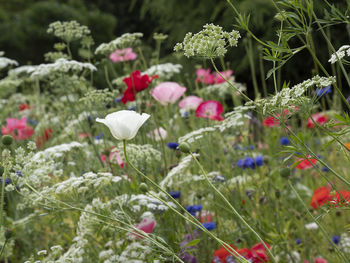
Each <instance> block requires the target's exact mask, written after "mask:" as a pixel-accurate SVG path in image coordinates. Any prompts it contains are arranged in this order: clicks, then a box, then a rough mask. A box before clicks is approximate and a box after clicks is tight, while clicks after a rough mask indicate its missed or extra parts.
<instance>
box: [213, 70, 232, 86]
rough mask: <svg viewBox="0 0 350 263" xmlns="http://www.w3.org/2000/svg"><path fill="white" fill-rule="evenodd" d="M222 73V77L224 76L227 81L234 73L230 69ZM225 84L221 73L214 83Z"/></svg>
mask: <svg viewBox="0 0 350 263" xmlns="http://www.w3.org/2000/svg"><path fill="white" fill-rule="evenodd" d="M220 73H221V75H222V76H224V78H225V79H229V78H231V75H232V73H233V71H232V70H231V69H229V70H226V71H221V72H220ZM223 82H225V80H224V79H223V78H222V77H221V76H220V75H219V73H216V74H215V78H214V83H215V84H219V83H223Z"/></svg>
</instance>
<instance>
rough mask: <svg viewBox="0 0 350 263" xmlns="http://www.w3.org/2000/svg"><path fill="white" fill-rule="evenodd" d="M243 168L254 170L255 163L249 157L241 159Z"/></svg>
mask: <svg viewBox="0 0 350 263" xmlns="http://www.w3.org/2000/svg"><path fill="white" fill-rule="evenodd" d="M243 168H251V169H255V162H254V159H253V158H251V157H245V158H244V159H243Z"/></svg>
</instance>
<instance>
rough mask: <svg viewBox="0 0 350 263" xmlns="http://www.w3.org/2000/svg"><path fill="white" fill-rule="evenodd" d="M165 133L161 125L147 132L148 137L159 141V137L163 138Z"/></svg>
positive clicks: (165, 135)
mask: <svg viewBox="0 0 350 263" xmlns="http://www.w3.org/2000/svg"><path fill="white" fill-rule="evenodd" d="M167 135H168V134H167V132H166V130H164V129H163V128H162V127H160V128H157V129H154V130H153V131H151V132H149V133H147V137H148V138H154V139H155V140H156V141H160V140H161V139H163V140H165V139H166V137H167Z"/></svg>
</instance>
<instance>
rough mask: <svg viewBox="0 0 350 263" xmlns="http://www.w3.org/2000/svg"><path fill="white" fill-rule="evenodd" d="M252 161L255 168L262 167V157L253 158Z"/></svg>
mask: <svg viewBox="0 0 350 263" xmlns="http://www.w3.org/2000/svg"><path fill="white" fill-rule="evenodd" d="M254 161H255V164H256V166H263V165H264V157H262V155H259V156H257V157H255V159H254Z"/></svg>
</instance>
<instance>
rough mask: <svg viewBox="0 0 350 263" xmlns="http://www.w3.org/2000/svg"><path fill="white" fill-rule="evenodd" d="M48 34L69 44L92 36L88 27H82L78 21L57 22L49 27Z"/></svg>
mask: <svg viewBox="0 0 350 263" xmlns="http://www.w3.org/2000/svg"><path fill="white" fill-rule="evenodd" d="M47 33H52V34H54V35H55V36H56V37H58V38H60V39H62V40H64V41H65V42H67V43H69V42H71V41H75V40H78V39H81V38H83V37H85V36H87V35H89V34H90V29H89V28H88V27H87V26H82V25H80V24H79V23H78V22H77V21H74V20H73V21H68V22H67V21H66V22H61V21H56V22H54V23H51V24H50V25H49V28H48V30H47Z"/></svg>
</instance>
